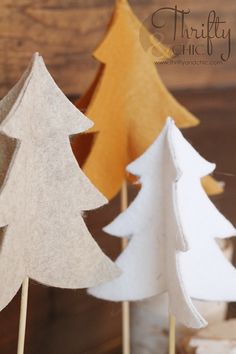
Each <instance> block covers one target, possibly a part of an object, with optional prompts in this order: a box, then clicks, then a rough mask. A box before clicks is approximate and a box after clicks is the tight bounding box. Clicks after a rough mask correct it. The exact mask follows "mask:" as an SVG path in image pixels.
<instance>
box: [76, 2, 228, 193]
mask: <svg viewBox="0 0 236 354" xmlns="http://www.w3.org/2000/svg"><path fill="white" fill-rule="evenodd" d="M141 31H142V41H146V43H150V46H151V50H148V51H146V50H144V46H143V42H142V43H141V42H140V32H141ZM150 46H149V47H150ZM153 52H155V58H156V61H158V60H163V59H168V58H170V57H171V56H172V52H171V50H170V49H168V48H166V47H165V46H163V45H162V44H161V43H160V42H158V41H157V40H156V39H155V38H154V36H153V35H152V34H151V33H149V32H148V31H147V30H146V29H145V28H144V26H143V25H142V24H141V22H140V21H139V20H138V19H137V17H136V16H135V15H134V13H133V12H132V10H131V8H130V6H129V5H128V3H127V1H126V0H117V2H116V7H115V10H114V13H113V16H112V19H111V21H110V24H109V27H108V30H107V33H106V36H105V38H104V40H103V41H102V43H101V44H100V46H99V47H98V48H97V50H96V51H95V52H94V56H95V58H96V59H97V60H99V61H100V62H101V63H102V65H101V67H100V68H99V71H98V73H97V76H96V78H95V80H94V82H93V83H92V85H91V87H90V88H89V90H88V91H87V92H86V93H85V95H84V96H83V97H82V98H81V99H80V100H79V101H78V102H76V104H77V106H78V107H79V108H80V109H83V108H84V109H85V110H86V114H87V116H88V117H89V118H91V119H92V120H93V121H94V122H95V124H94V127H93V128H92V129H91V130H90V132H93V133H95V132H97V133H98V134H97V135H96V139H95V140H94V143H93V145H92V147H91V149H90V148H89V149H88V147H86V146H85V145H86V139H83V140H76V139H75V140H74V141H73V150H74V152H75V154H76V151H79V150H80V151H81V145H83V147H84V148H86V149H87V151H89V155H88V157H87V159H86V160H85V163H84V165H83V169H84V172H85V174H87V176H88V177H89V178H90V179H91V181H92V182H93V183H94V184H95V185H96V187H97V188H98V189H99V190H100V191H101V192H102V193H103V194H104V195H105V196H106V197H107V198H109V199H111V198H112V197H114V196H115V195H116V193H117V192H118V191H119V190H120V188H121V185H122V181H123V180H124V178H125V167H126V166H127V165H128V164H129V163H130V162H131V161H132V160H134V159H136V158H137V157H138V156H140V155H141V154H142V153H143V152H144V151H145V150H146V149H147V148H148V146H149V145H150V144H151V143H152V142H153V141H154V140H155V138H156V137H157V135H158V133H159V132H160V131H161V130H162V128H163V126H164V124H165V121H166V117H167V116H172V117H173V118H174V120H175V123H176V125H177V126H178V127H180V128H185V127H191V126H195V125H197V124H198V122H199V121H198V119H197V118H196V117H194V116H193V115H192V114H191V113H190V112H188V111H187V110H186V109H185V108H184V107H183V106H182V105H181V104H180V103H178V102H177V101H176V100H175V98H174V97H173V96H172V95H171V94H170V92H169V91H168V90H167V88H166V87H165V85H164V84H163V82H162V81H161V78H160V76H159V74H158V72H157V70H156V66H155V63H154V60H153ZM79 139H81V138H79ZM90 143H91V144H92V139H90ZM79 148H80V149H79ZM204 182H205V183H204V184H205V188H206V190H207V191H208V193H209V194H217V193H219V192H221V191H222V188H221V186H220V184H219V183H218V182H216V181H215V180H214V179H213V178H212V177H210V176H208V177H206V179H205V181H204Z"/></svg>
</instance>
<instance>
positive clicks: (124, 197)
mask: <svg viewBox="0 0 236 354" xmlns="http://www.w3.org/2000/svg"><path fill="white" fill-rule="evenodd" d="M127 207H128V191H127V183H126V181H124V182H123V185H122V189H121V211H124V210H125V209H127ZM127 243H128V240H127V239H125V238H122V249H125V247H126V246H127ZM122 349H123V350H122V352H123V354H130V306H129V302H128V301H123V302H122Z"/></svg>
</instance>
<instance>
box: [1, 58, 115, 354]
mask: <svg viewBox="0 0 236 354" xmlns="http://www.w3.org/2000/svg"><path fill="white" fill-rule="evenodd" d="M0 112H1V113H0V114H1V115H2V116H4V117H5V119H3V121H2V124H1V126H0V130H1V132H2V133H4V134H6V135H7V136H9V137H12V138H15V139H17V141H18V148H17V150H16V152H15V155H14V158H13V161H12V163H11V166H10V169H9V172H8V174H7V177H6V180H5V183H4V186H3V189H2V192H1V194H0V226H1V227H5V233H4V236H3V238H2V240H1V248H0V283H1V284H2V285H1V290H0V310H2V309H3V308H4V307H5V306H6V305H7V304H8V303H9V301H11V299H12V298H13V297H14V295H15V294H16V292H17V291H18V289H19V288H20V286H21V284H22V282H23V281H24V279H27V278H31V279H34V280H36V281H38V282H40V283H43V284H45V285H48V286H55V287H60V288H73V289H76V288H86V287H88V286H93V285H96V284H97V285H98V284H100V283H102V282H104V281H108V280H111V279H112V278H113V277H115V276H117V275H118V274H120V272H119V270H118V268H117V266H116V265H114V264H113V263H112V262H111V261H110V259H109V258H108V257H107V256H106V255H105V254H103V252H102V251H101V249H100V248H99V247H98V245H97V243H96V242H95V240H94V239H93V238H92V236H91V235H90V233H89V231H88V229H87V227H86V225H85V222H84V220H83V216H82V212H83V211H84V210H90V209H95V208H97V207H100V206H101V205H103V204H105V203H106V199H105V197H103V195H102V194H101V193H100V192H99V191H98V190H97V189H96V188H95V187H94V186H93V185H92V184H91V182H90V181H89V179H88V178H87V177H86V176H85V175H84V173H83V172H82V171H81V170H80V168H79V166H78V163H77V161H76V159H75V157H74V155H73V153H72V150H71V146H70V140H69V136H70V135H72V134H75V133H79V132H82V131H84V130H86V129H88V128H89V127H91V125H92V122H91V121H90V120H88V119H87V118H86V117H85V116H84V115H83V114H82V113H81V112H80V111H79V110H78V109H76V107H74V105H73V104H72V103H71V102H70V101H69V100H68V99H67V98H66V97H65V95H64V94H63V93H62V92H61V91H60V89H59V88H58V87H57V85H56V84H55V82H54V80H53V79H52V77H51V76H50V74H49V72H48V71H47V69H46V67H45V64H44V62H43V59H42V57H41V56H39V55H38V54H35V55H34V57H33V60H32V62H31V64H30V66H29V68H28V69H27V71H26V72H25V74H24V75H23V76H22V78H21V79H20V81H19V82H18V84H17V85H16V86H15V87H14V88H13V89H12V90H11V91H10V93H9V94H8V95H7V96H6V97H5V99H4V100H3V101H1V103H0ZM1 120H2V119H1ZM18 352H19V353H21V352H23V349H21V350H19V351H18Z"/></svg>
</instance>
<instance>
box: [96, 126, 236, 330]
mask: <svg viewBox="0 0 236 354" xmlns="http://www.w3.org/2000/svg"><path fill="white" fill-rule="evenodd" d="M214 168H215V165H214V164H211V163H209V162H207V161H206V160H204V159H203V158H202V157H201V156H200V155H199V154H198V153H197V152H196V151H195V150H194V148H193V147H192V146H191V145H190V144H189V143H188V142H187V141H186V140H185V139H184V137H183V136H182V134H181V133H180V131H179V130H178V129H177V128H176V126H175V125H174V123H173V121H172V120H171V119H169V120H168V121H167V123H166V126H165V128H164V129H163V131H162V133H161V134H160V136H159V137H158V139H157V140H156V141H155V142H154V143H153V145H152V146H151V147H150V148H149V149H148V150H147V151H146V152H145V153H144V154H143V155H142V156H141V157H139V158H138V159H137V160H135V161H134V162H133V163H131V164H130V165H129V166H128V168H127V169H128V171H129V172H131V173H132V174H134V175H136V176H139V177H140V182H141V184H142V188H141V190H140V192H139V193H138V196H137V197H136V199H135V200H134V201H133V202H132V203H131V205H130V206H129V208H128V209H127V210H125V211H124V212H123V213H121V214H120V215H119V216H118V217H117V218H116V219H115V220H114V221H113V222H112V223H111V224H110V225H108V226H106V227H105V229H104V230H105V231H106V232H108V233H109V234H111V235H114V236H118V237H128V238H129V244H128V246H127V248H126V249H125V250H124V251H123V253H121V255H120V256H119V257H118V259H117V261H116V263H117V265H118V266H119V267H120V268H121V269H122V270H123V273H122V275H121V276H120V277H118V278H116V279H114V280H113V281H111V282H108V283H106V284H103V285H100V286H98V287H94V288H91V289H89V293H90V294H92V295H94V296H96V297H99V298H102V299H107V300H112V301H124V300H128V301H132V300H141V299H145V298H148V297H151V296H154V295H157V294H160V293H163V292H167V293H168V297H169V307H170V313H171V314H173V315H175V316H176V318H177V319H178V320H179V321H181V322H182V323H184V324H185V325H186V326H189V327H202V326H204V325H205V324H206V322H205V320H204V319H203V318H202V317H201V315H200V314H199V313H198V311H197V309H196V308H195V307H194V305H193V303H192V300H191V298H197V299H203V300H226V301H227V300H236V271H235V269H234V267H233V266H232V265H231V264H230V263H229V262H228V261H227V260H226V259H225V258H224V256H223V254H222V253H221V251H220V249H219V247H218V245H217V243H216V240H215V238H216V237H220V238H224V237H229V236H232V235H234V234H235V229H234V227H233V226H232V225H231V223H230V222H229V221H227V220H226V219H225V218H224V217H223V215H222V214H221V213H220V212H219V211H218V210H217V209H216V208H215V206H214V205H213V203H212V202H211V201H210V200H209V198H208V197H207V195H206V193H205V192H204V190H203V188H202V186H201V183H200V180H201V178H202V177H203V176H206V175H208V174H209V173H211V172H212V171H213V170H214Z"/></svg>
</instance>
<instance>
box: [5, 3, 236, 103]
mask: <svg viewBox="0 0 236 354" xmlns="http://www.w3.org/2000/svg"><path fill="white" fill-rule="evenodd" d="M114 3H115V0H40V1H38V0H17V1H14V0H4V1H1V2H0V97H2V96H3V95H5V93H6V92H7V91H8V90H9V89H10V88H11V86H12V85H13V84H14V83H15V82H16V81H17V80H18V78H19V76H20V75H21V73H22V72H23V70H24V69H25V67H26V65H27V63H28V61H29V59H30V57H31V55H32V53H33V52H35V51H39V52H40V53H41V54H42V55H43V56H44V58H45V61H46V64H47V65H48V68H49V70H50V71H51V72H52V74H53V76H54V77H55V79H56V81H57V83H58V84H59V86H60V87H61V88H62V90H63V91H64V92H65V93H66V94H67V95H73V96H76V95H78V94H80V93H82V92H83V91H84V90H85V88H86V87H87V86H88V85H89V83H90V82H91V80H92V78H93V77H94V74H95V70H96V67H97V65H98V63H96V61H95V60H94V59H92V57H91V53H92V51H93V50H94V49H95V48H96V46H97V44H98V43H99V41H100V40H101V38H102V37H103V34H104V31H105V28H106V25H107V23H108V21H109V19H110V16H111V12H112V7H113V6H114ZM176 3H177V4H178V6H179V8H183V9H187V8H189V9H190V10H191V13H192V14H191V21H190V23H189V24H190V25H191V26H195V25H197V26H198V27H199V25H200V24H201V22H202V21H204V20H205V18H206V14H207V13H208V12H209V11H210V10H212V9H214V10H215V11H216V12H217V14H218V15H219V16H220V18H221V19H224V20H226V21H227V23H226V25H227V27H230V28H231V35H232V40H231V46H232V54H231V59H229V60H228V62H227V63H225V64H223V65H202V66H201V67H200V68H199V66H193V65H190V66H182V65H181V64H179V65H159V70H160V73H161V75H162V77H163V80H164V81H165V83H166V84H167V85H168V87H169V88H175V89H179V88H181V89H182V88H199V87H212V86H213V87H222V86H223V87H224V86H232V85H233V84H234V83H235V80H234V75H233V69H234V68H235V64H236V55H235V52H236V50H235V42H236V30H235V29H236V22H235V21H233V20H234V17H235V12H236V2H235V1H234V0H225V1H221V0H211V1H208V2H207V1H205V0H198V1H187V0H182V1H181V2H180V1H178V2H176ZM130 4H131V6H132V7H133V9H134V11H135V13H136V14H137V16H138V17H139V18H140V19H141V20H142V21H144V20H145V19H146V18H147V17H148V16H150V15H151V14H152V13H153V12H154V11H155V10H157V9H158V8H159V7H162V6H170V5H171V6H174V5H175V3H173V2H172V1H171V0H168V1H166V0H158V1H157V0H130ZM218 43H220V41H219V42H218ZM219 45H220V44H219ZM216 46H218V44H216Z"/></svg>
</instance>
